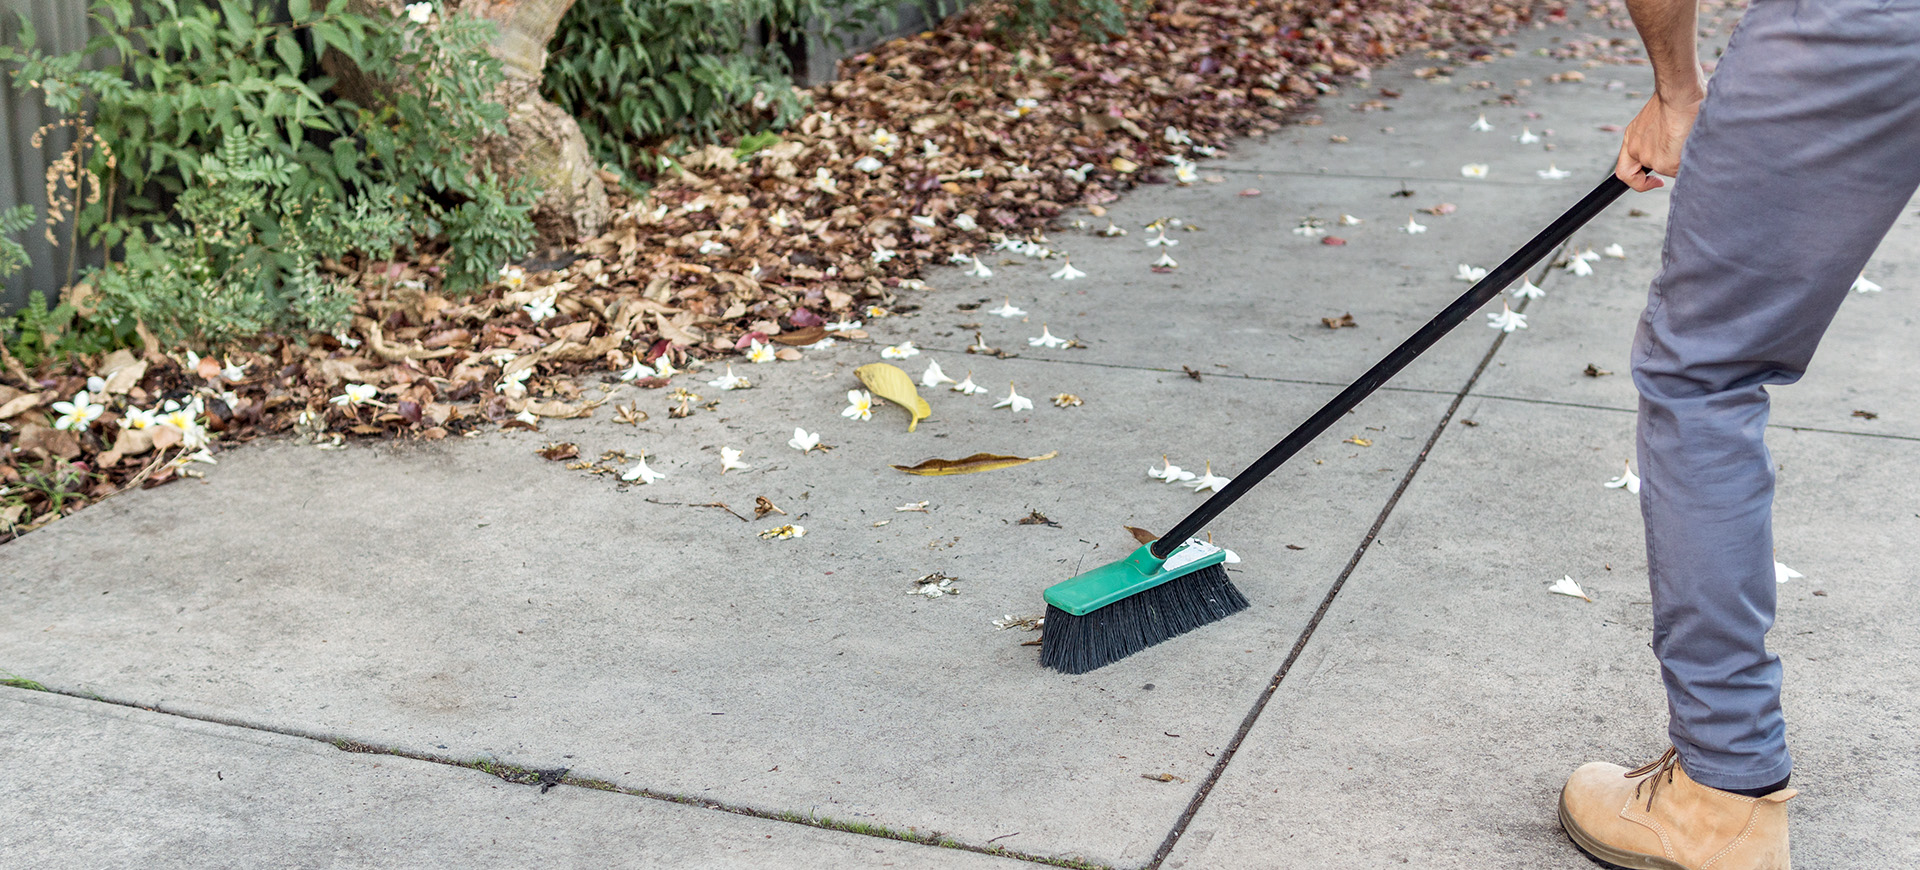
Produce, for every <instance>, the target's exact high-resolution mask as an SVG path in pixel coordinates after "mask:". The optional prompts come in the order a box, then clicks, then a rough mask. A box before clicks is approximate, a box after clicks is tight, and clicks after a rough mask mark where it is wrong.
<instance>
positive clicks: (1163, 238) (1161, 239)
mask: <svg viewBox="0 0 1920 870" xmlns="http://www.w3.org/2000/svg"><path fill="white" fill-rule="evenodd" d="M1177 244H1180V240H1179V239H1169V238H1167V230H1166V228H1165V227H1161V228H1160V234H1159V235H1156V236H1154V237H1153V238H1151V239H1148V240H1147V247H1149V248H1151V247H1155V246H1162V245H1164V246H1166V247H1169V248H1171V247H1173V246H1174V245H1177Z"/></svg>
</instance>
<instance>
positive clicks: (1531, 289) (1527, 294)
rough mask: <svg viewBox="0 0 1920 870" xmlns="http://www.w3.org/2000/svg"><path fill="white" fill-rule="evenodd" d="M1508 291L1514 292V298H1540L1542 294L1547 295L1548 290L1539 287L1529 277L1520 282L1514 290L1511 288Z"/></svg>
mask: <svg viewBox="0 0 1920 870" xmlns="http://www.w3.org/2000/svg"><path fill="white" fill-rule="evenodd" d="M1507 292H1508V293H1512V294H1513V298H1515V299H1538V298H1540V297H1542V296H1545V295H1547V291H1545V290H1542V289H1540V288H1539V287H1537V286H1535V285H1534V283H1533V279H1532V278H1528V279H1526V280H1524V281H1522V282H1520V286H1518V287H1515V288H1513V289H1512V290H1509V291H1507Z"/></svg>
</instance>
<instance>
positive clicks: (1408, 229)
mask: <svg viewBox="0 0 1920 870" xmlns="http://www.w3.org/2000/svg"><path fill="white" fill-rule="evenodd" d="M1400 231H1401V232H1403V233H1406V234H1407V235H1410V236H1417V235H1419V234H1421V233H1424V232H1426V231H1427V225H1426V224H1423V223H1420V222H1419V221H1416V220H1414V219H1413V215H1407V225H1406V226H1404V227H1401V228H1400Z"/></svg>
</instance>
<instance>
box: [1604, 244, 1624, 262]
mask: <svg viewBox="0 0 1920 870" xmlns="http://www.w3.org/2000/svg"><path fill="white" fill-rule="evenodd" d="M1600 253H1602V254H1606V255H1607V256H1609V257H1612V258H1614V259H1616V260H1624V259H1626V258H1627V249H1626V248H1623V247H1620V243H1618V242H1615V243H1613V244H1611V245H1608V246H1607V247H1606V249H1605V250H1603V251H1601V252H1600Z"/></svg>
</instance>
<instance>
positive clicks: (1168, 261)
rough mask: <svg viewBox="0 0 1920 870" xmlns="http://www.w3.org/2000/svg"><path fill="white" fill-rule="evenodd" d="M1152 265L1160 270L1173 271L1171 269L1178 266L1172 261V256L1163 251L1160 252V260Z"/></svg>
mask: <svg viewBox="0 0 1920 870" xmlns="http://www.w3.org/2000/svg"><path fill="white" fill-rule="evenodd" d="M1153 264H1154V265H1155V266H1158V267H1160V268H1162V269H1173V268H1177V267H1178V266H1179V265H1180V264H1179V263H1178V262H1176V261H1175V260H1174V259H1173V255H1172V254H1169V253H1167V252H1165V251H1162V252H1160V259H1158V260H1155V261H1153Z"/></svg>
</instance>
